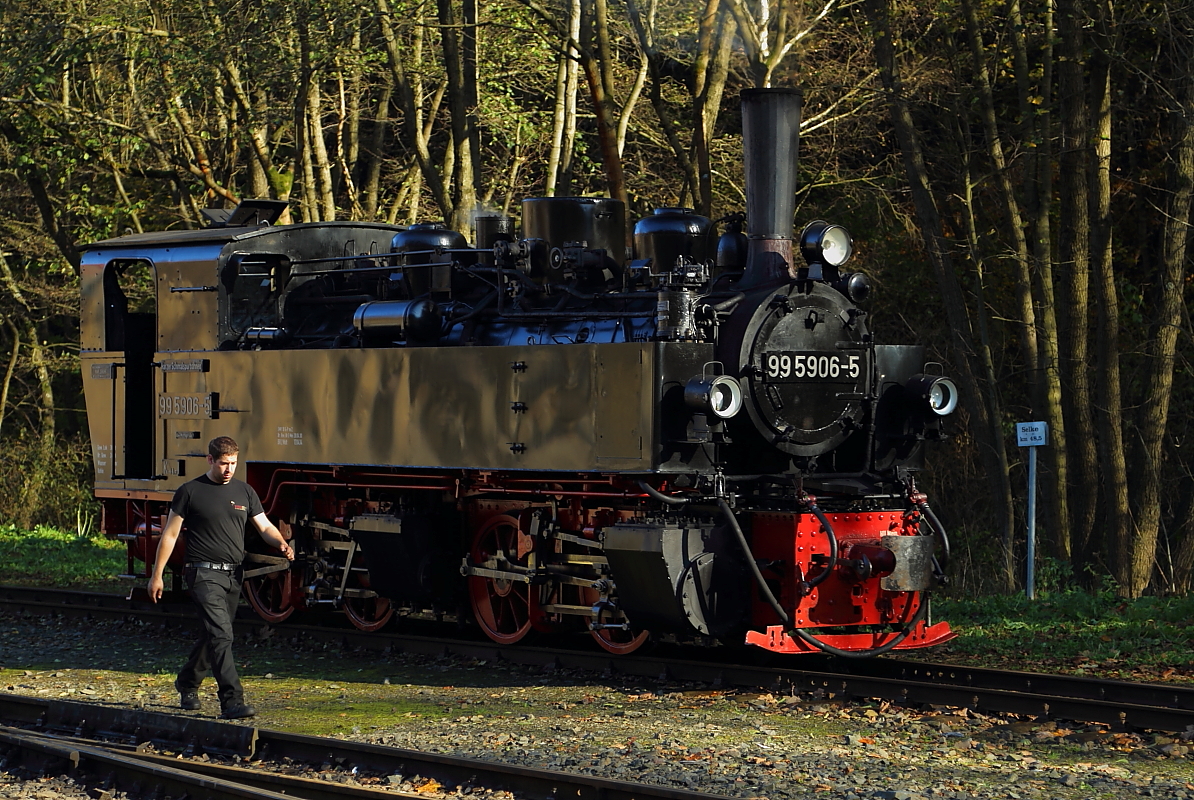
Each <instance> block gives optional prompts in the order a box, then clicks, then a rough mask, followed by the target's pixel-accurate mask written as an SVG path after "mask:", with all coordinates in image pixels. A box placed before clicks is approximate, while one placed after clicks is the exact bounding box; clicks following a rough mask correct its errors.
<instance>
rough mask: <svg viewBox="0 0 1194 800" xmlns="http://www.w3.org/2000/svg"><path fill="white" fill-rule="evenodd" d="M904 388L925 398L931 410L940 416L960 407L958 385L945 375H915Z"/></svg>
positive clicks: (915, 395) (916, 395) (914, 394)
mask: <svg viewBox="0 0 1194 800" xmlns="http://www.w3.org/2000/svg"><path fill="white" fill-rule="evenodd" d="M904 388H906V389H907V390H908V391H909V392H911V393H912V395H913V396H914V397H918V398H920V399H922V400H924V402H925V403H926V404H927V405H928V407H929V410H930V411H932V412H933V413H934V414H936V415H937V416H939V417H944V416H948V415H949V414H952V413H954V409H956V408H957V407H958V385H957V384H956V383H954V382H953V381H952V380H950V379H949V378H946V377H944V376H943V375H914V376H913V377H911V378H909V379H908V382H907V383H905V384H904Z"/></svg>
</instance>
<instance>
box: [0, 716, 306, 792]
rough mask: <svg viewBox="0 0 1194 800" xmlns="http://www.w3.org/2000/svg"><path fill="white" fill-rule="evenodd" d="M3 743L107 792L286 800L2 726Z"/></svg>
mask: <svg viewBox="0 0 1194 800" xmlns="http://www.w3.org/2000/svg"><path fill="white" fill-rule="evenodd" d="M0 746H3V747H5V748H6V749H7V750H8V751H9V757H11V755H12V753H13V751H16V752H18V753H19V754H20V757H21V760H22V762H25V763H27V764H30V766H35V768H36V769H37V771H41V769H42V768H44V767H45V766H46V765H48V764H49V763H55V762H58V763H61V762H65V764H68V765H69V767H68V769H69V771H71V772H74V771H75V770H78V771H80V772H85V773H90V774H91V775H94V776H95V778H94V781H95V782H102V783H103V784H104V785H105V786H106V789H107V791H109V792H110V793H111V794H112V795H115V793H116V792H117V791H122V792H127V793H128V794H131V795H140V794H141V793H142V791H149V792H150V793H151V794H153V795H154V796H163V794H164V795H169V796H171V797H183V796H186V797H191V798H195V799H196V800H200V799H202V800H287V795H284V794H281V793H279V792H272V791H267V790H263V789H258V788H254V787H250V786H245V785H243V784H239V783H235V782H232V781H227V780H223V779H220V778H213V777H210V776H207V775H199V774H196V773H193V772H188V771H186V770H182V769H178V768H176V767H172V766H165V765H162V764H156V763H149V762H146V761H142V760H138V759H136V758H131V757H129V756H127V755H122V754H119V753H114V752H111V751H108V750H105V749H103V748H98V747H89V746H85V745H79V744H74V743H67V742H56V741H53V740H50V739H46V738H44V737H40V736H35V735H30V734H28V733H25V732H23V731H18V730H14V729H11V728H0Z"/></svg>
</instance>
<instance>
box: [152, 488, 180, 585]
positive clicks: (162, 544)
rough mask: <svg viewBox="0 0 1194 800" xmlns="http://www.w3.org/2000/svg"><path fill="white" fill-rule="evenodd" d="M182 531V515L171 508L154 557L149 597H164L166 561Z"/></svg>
mask: <svg viewBox="0 0 1194 800" xmlns="http://www.w3.org/2000/svg"><path fill="white" fill-rule="evenodd" d="M180 533H182V517H180V516H178V515H177V514H175V513H174V510H173V509H171V510H170V516H169V517H167V518H166V527H164V528H162V538H161V539H159V540H158V554H157V556H155V557H154V563H153V575H152V577H150V579H149V599H150V600H152V601H153V602H155V603H156V602H157V601H158V600H159V599H161V597H162V590H163V589H164V588H165V587H166V584H165V582H164V581H163V579H162V573H163V572H164V571H165V570H166V562H167V561H169V560H170V554H171V553H173V552H174V545H176V544H178V534H180Z"/></svg>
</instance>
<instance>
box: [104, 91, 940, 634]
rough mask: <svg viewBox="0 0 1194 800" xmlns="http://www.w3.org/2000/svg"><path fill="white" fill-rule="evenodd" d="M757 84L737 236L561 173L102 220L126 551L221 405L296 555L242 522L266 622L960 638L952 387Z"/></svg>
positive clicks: (778, 101) (780, 103) (113, 491)
mask: <svg viewBox="0 0 1194 800" xmlns="http://www.w3.org/2000/svg"><path fill="white" fill-rule="evenodd" d="M742 114H743V141H744V146H743V149H744V154H745V174H746V189H747V203H746V214H745V217H743V216H742V215H730V216H728V217H726V218H724V219H722V220H719V222H720V223H722V224H723V227H724V231H723V232H721V233H720V234H719V231H718V226H717V225H716V224H714V223H713V222H712V221H711V220H709V219H707V218H705V217H702V216H699V215H697V214H694V213H692V212H691V211H689V210H686V209H678V208H665V209H658V210H656V212H655V213H654V214H652V215H650V216H648V217H646V218H644V219H642V220H639V221H638V222H637V223H636V224H635V225H634V228H633V247H628V242H629V241H630V237H628V236H627V232H628V231H627V221H626V209H625V208H624V207H623V205H622V203H620V202H619V201H617V200H612V199H608V198H589V197H544V198H532V199H527V200H525V201H523V204H522V215H521V228H522V230H521V235H519V234H518V233H517V232H516V229H515V226H514V223H513V221H512V220H511V219H510V218H507V217H503V216H500V215H493V216H485V215H481V216H478V217H477V219H476V234H475V240H474V242H473V244H472V245H470V244H469V242H468V241H467V240H466V238H465V236H464V234H463V233H461V232H457V231H452V230H448V229H446V228H445V227H443V226H441V225H430V224H424V225H413V226H410V227H401V226H392V225H381V224H369V223H360V222H326V223H310V224H298V225H287V226H274V225H272V224H271V223H272V222H274V221H275V220H276V218H277V216H278V215H279V214H280V213H281V211H282V209H283V208H284V203H280V202H277V201H268V200H247V201H244V202H242V203H241V204H240V205H239V206H238V207H237V208H236V209H234V210H231V211H227V210H220V211H209V212H207V214H208V217H209V225H208V226H207V227H206V228H204V229H202V230H193V231H172V232H161V233H149V234H137V235H127V236H122V237H119V238H114V239H109V240H106V241H101V242H97V243H95V244H93V245H91V246H90V247H89V248H87V250H86V253H85V255H84V258H83V265H82V300H83V302H82V361H83V378H84V384H85V391H86V399H87V412H88V418H89V424H90V433H91V440H92V442H93V445H94V463H95V476H96V483H95V492H96V496H97V497H98V498H99V499H100V500H101V502H102V504H103V511H104V514H103V529H104V531H105V532H106V533H107V534H108V535H109V536H112V537H115V538H118V539H120V540H123V541H125V542H126V543H127V545H128V564H129V566H128V575H127V577H137V576H140V577H145V576H146V575H147V574H148V568H149V565H150V562H151V561H152V559H153V558H154V554H155V552H156V547H157V538H158V536H159V534H160V531H161V527H162V524H163V519H164V516H165V515H166V513H167V511H168V505H169V501H170V499H171V496H172V493H173V491H174V490H175V489H176V488H177V487H178V486H179V485H180V484H181V483H182V482H184V481H185V480H188V479H190V478H193V477H196V476H198V475H200V474H201V473H202V472H203V471H204V470H205V469H206V462H205V452H206V451H205V446H206V442H207V441H208V440H209V439H211V438H213V437H215V436H219V435H230V436H232V437H234V438H235V439H236V440H237V441H238V442H239V443H240V445H241V454H242V458H241V461H242V464H243V465H244V467H243V473H242V474H243V475H244V477H245V479H246V480H247V481H248V482H249V483H250V484H252V485H253V486H254V487H255V488H256V489H257V491H258V493H259V494H260V495H261V497H262V500H263V504H264V506H265V509H266V512H267V513H268V514H269V516H270V518H271V519H272V520H274V521H275V522H276V524H277V525H278V527H279V528H280V529H281V530H282V532H283V534H284V536H286V537H287V538H288V539H290V540H292V542H293V543H294V544H295V549H296V551H297V553H298V555H297V558H296V559H295V561H294V563H293V564H291V563H289V562H287V560H286V559H284V558H282V557H281V556H280V555H279V554H278V553H277V552H273V551H271V550H270V549H269V547H268V546H267V545H266V544H265V543H264V542H263V541H260V540H257V539H255V538H254V539H253V543H251V545H250V547H249V550H250V552H249V554H248V556H247V559H248V560H247V563H246V565H245V569H246V571H245V593H246V595H247V598H248V601H249V602H250V604H251V605H252V607H253V608H254V609H255V610H256V611H257V613H258V614H259V615H260V616H261V617H263V618H264V619H266V620H268V621H270V622H275V623H276V622H281V621H283V620H286V619H287V618H289V617H290V616H291V615H292V614H293V613H295V612H296V611H301V610H304V609H310V608H313V607H318V606H330V607H333V608H335V609H340V610H342V611H343V612H344V613H345V614H346V615H347V617H348V618H349V619H350V620H351V621H352V623H353V624H355V625H356V626H357V627H359V628H361V629H364V630H376V629H379V628H381V627H382V626H384V625H386V624H387V623H388V622H389V621H390V620H391V618H392V617H393V616H394V615H395V613H400V614H406V613H413V612H417V613H430V614H437V615H445V614H456V615H460V617H461V618H471V619H473V620H475V622H476V624H477V625H478V626H479V627H480V629H481V630H483V631H484V633H485V634H486V635H487V636H489V637H490V638H491V639H493V640H494V641H495V642H499V643H505V644H509V643H514V642H518V641H519V640H521V639H523V638H524V637H525V636H527V635H528V634H530V633H531V632H541V633H549V634H550V633H555V634H561V635H562V634H565V633H568V632H580V633H582V634H584V633H585V632H587V633H588V634H590V635H591V636H592V637H593V638H594V639H595V640H596V642H597V643H598V644H600V646H601V647H603V648H605V649H606V650H608V651H610V652H611V653H617V654H620V653H628V652H631V651H633V650H635V649H636V648H638V647H639V646H640V645H642V644H643V642H645V641H647V640H648V638H650V637H654V638H656V639H662V640H671V641H679V642H698V643H712V642H715V641H720V642H732V643H737V644H741V643H743V642H746V643H749V644H752V645H757V646H759V647H763V648H766V649H768V650H771V651H776V652H781V653H804V652H816V651H825V652H830V653H836V654H844V655H849V656H865V655H873V654H876V653H881V652H886V651H889V650H892V649H904V648H918V647H927V646H930V645H934V644H937V643H940V642H944V641H947V640H948V639H950V638H952V637H953V635H954V634H953V633H952V632H951V631H950V629H949V626H948V624H947V623H944V622H942V623H937V624H932V623H931V621H930V620H929V619H928V591H929V590H930V589H931V588H932V587H933V586H934V585H935V583H937V582H940V581H942V580H943V579H944V575H943V567H944V565H945V564H944V562H945V558H946V556H947V555H948V539H947V537H946V533H945V530H944V529H943V528H942V526H941V524H940V523H939V521H938V520H937V517H936V516H935V514H934V513H933V511H932V509H931V508H930V507H929V504H928V501H927V498H926V497H925V495H924V494H923V493H922V492H921V491H920V490H919V489H918V488H917V486H916V483H915V475H916V473H917V471H918V470H920V469H921V468H922V466H923V451H924V447H925V443H926V442H927V441H931V440H934V439H938V438H941V436H942V424H943V422H944V420H945V418H946V417H947V416H948V415H949V414H950V413H951V412H952V411H953V410H954V408H955V406H956V404H957V389H956V386H955V384H954V383H953V381H951V380H950V379H949V378H948V377H946V376H944V375H942V374H940V369H939V368H938V369H932V368H931V366H932V365H926V364H925V363H924V361H925V356H924V352H923V348H922V347H919V346H915V345H889V344H879V343H877V342H875V341H874V339H873V337H872V335H871V333H870V332H869V330H868V327H867V312H866V310H865V303H866V300H867V296H868V294H869V293H870V290H871V285H870V282H869V281H868V279H867V277H866V276H865V275H864V274H862V273H859V272H848V271H846V270H845V269H844V266H845V264H846V263H847V261H848V259H849V257H850V255H851V250H852V243H851V239H850V236H849V234H848V233H847V232H846V231H845V230H844V229H843V228H842V227H841V226H838V225H833V224H830V223H827V222H824V221H814V222H811V223H809V224H808V225H806V226H804V227H803V229H802V231H801V233H800V234H799V235H798V236H797V235H795V232H794V228H793V217H794V211H795V206H794V204H795V189H796V153H797V146H798V143H799V142H798V139H799V135H798V128H799V118H800V95H799V93H798V92H796V91H793V90H782V89H756V90H750V91H745V92H743V94H742ZM743 228H745V231H744V230H743ZM801 262H802V263H801ZM184 537H185V532H184ZM175 552H176V553H177V554H178V555H177V556H175V558H177V559H178V560H179V561H180V563H181V559H182V555H181V554H182V552H183V548H177V549H176V551H175ZM139 563H140V564H143V565H144V566H141V567H139V566H138V564H139ZM172 566H178V565H172ZM172 572H173V574H174V575H175V577H174V581H175V588H176V589H179V588H181V586H180V584H179V583H178V582H179V578H178V575H177V574H178V573H179V572H181V570H179V569H176V570H172Z"/></svg>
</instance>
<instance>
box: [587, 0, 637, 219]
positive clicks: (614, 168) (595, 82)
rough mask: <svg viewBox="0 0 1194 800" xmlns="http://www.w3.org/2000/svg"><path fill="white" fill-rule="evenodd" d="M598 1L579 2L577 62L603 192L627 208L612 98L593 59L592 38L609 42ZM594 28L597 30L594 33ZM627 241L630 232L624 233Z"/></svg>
mask: <svg viewBox="0 0 1194 800" xmlns="http://www.w3.org/2000/svg"><path fill="white" fill-rule="evenodd" d="M596 2H597V0H581V15H580V26H581V30H580V44H581V48H580V61H581V68H582V69H583V70H584V73H585V81H586V82H587V83H588V85H589V96H590V97H591V98H592V100H593V113H594V114H595V115H596V116H597V144H598V146H599V148H600V150H601V166H602V168H603V170H604V172H605V185H606V192H607V193H608V194H609V196H610V197H612V198H614V199H615V200H621V201H622V203H623V204H624V205H625V206H627V207H629V206H630V198H629V197H628V196H627V194H626V176H625V174H624V173H623V172H622V158H621V156H619V155H618V136H617V128H616V126H615V125H614V123H613V115H612V113H611V110H610V102H611V98H610V97H608V96H607V95H606V93H605V87H604V84H603V83H602V74H601V73H602V67H601V65H600V64H599V63H598V61H597V59H596V58H595V57H594V56H593V51H592V47H591V44H592V38H593V36H594V35H596V37H597V39H598V40H599V41H600V39H601V37H602V36H605V37H607V38H608V36H609V31H608V30H606V31H601V30H600V27H601V25H600V21H599V20H598V19H597V18H596V10H595V8H594V5H595V3H596ZM594 28H596V29H597V30H594ZM626 235H627V237H629V236H630V235H631V231H630V230H629V229H627V232H626Z"/></svg>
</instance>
